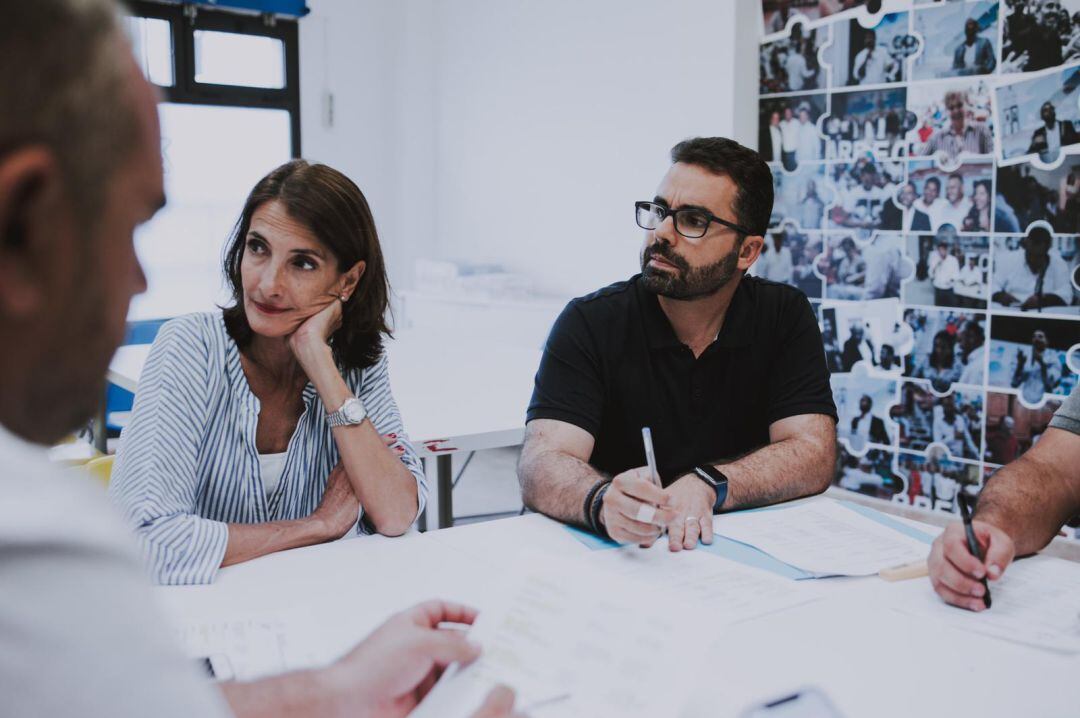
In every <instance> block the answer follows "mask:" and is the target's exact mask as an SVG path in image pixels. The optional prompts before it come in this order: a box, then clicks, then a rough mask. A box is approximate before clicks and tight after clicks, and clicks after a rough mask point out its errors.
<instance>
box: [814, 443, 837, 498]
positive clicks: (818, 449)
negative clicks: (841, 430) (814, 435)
mask: <svg viewBox="0 0 1080 718" xmlns="http://www.w3.org/2000/svg"><path fill="white" fill-rule="evenodd" d="M836 452H837V446H836V434H835V433H830V434H829V435H828V436H822V437H820V438H818V439H817V440H815V441H814V449H813V451H812V452H810V453H811V454H812V456H813V457H814V458H813V464H812V467H811V468H810V470H809V471H807V472H806V475H807V479H808V481H807V483H808V487H807V488H809V489H810V495H811V496H816V495H818V494H821V493H824V492H825V491H826V490H827V489H828V488H829V487H830V486H831V485H832V482H833V477H834V475H835V473H836Z"/></svg>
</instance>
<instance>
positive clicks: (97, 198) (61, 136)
mask: <svg viewBox="0 0 1080 718" xmlns="http://www.w3.org/2000/svg"><path fill="white" fill-rule="evenodd" d="M118 9H119V6H118V4H117V3H115V2H112V1H111V0H80V1H78V2H76V1H75V0H35V1H34V2H28V3H6V4H5V7H4V9H3V16H4V21H3V22H2V23H0V67H4V68H8V69H7V70H6V71H5V72H3V73H0V108H3V111H2V112H0V154H4V153H6V152H10V151H13V150H16V149H19V148H20V147H22V146H24V145H28V144H32V143H40V144H43V145H45V146H47V147H48V148H49V149H50V150H52V152H53V153H54V154H55V157H56V160H57V164H58V165H59V167H60V170H61V174H62V178H63V180H64V182H65V183H66V185H67V190H68V191H69V192H70V194H71V198H72V201H73V204H74V206H75V209H76V210H77V211H78V212H79V214H80V218H81V219H82V220H84V221H86V222H87V223H89V224H92V223H93V221H94V220H96V219H97V218H98V216H99V214H100V211H101V205H102V204H103V203H104V196H105V188H106V186H107V185H108V184H109V180H110V179H111V178H112V174H113V172H114V171H115V170H116V169H117V168H118V167H119V166H120V165H121V164H122V163H123V162H124V161H126V160H127V159H128V158H129V157H130V156H131V155H132V154H133V153H134V151H135V148H136V146H137V145H136V142H135V141H134V139H133V138H135V137H136V135H137V133H138V132H139V122H138V114H137V113H136V111H135V106H134V104H133V103H132V101H131V92H130V91H129V89H128V88H129V85H130V84H131V79H130V77H129V72H128V63H129V62H130V60H129V59H128V58H129V56H130V51H129V50H128V44H127V40H126V39H125V36H124V33H123V26H122V25H121V22H120V16H119V14H118ZM46 48H47V49H46ZM125 51H127V52H125Z"/></svg>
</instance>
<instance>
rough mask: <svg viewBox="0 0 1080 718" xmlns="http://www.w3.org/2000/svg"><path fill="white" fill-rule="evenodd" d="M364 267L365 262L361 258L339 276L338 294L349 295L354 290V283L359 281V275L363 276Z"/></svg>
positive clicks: (365, 265)
mask: <svg viewBox="0 0 1080 718" xmlns="http://www.w3.org/2000/svg"><path fill="white" fill-rule="evenodd" d="M365 269H367V262H365V261H364V260H362V259H361V260H360V261H359V262H357V263H356V264H354V265H353V266H351V267H349V268H348V269H347V270H346V271H345V274H343V275H342V276H341V290H340V291H339V292H338V294H344V295H346V296H348V297H351V296H352V295H353V292H355V291H356V285H357V284H359V283H360V277H362V276H364V270H365Z"/></svg>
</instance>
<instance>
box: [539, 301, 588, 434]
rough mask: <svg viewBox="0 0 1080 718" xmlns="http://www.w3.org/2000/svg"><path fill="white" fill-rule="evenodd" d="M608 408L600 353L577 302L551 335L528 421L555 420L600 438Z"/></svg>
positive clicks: (568, 310) (566, 310) (563, 316)
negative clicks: (605, 400)
mask: <svg viewBox="0 0 1080 718" xmlns="http://www.w3.org/2000/svg"><path fill="white" fill-rule="evenodd" d="M603 405H604V384H603V377H602V371H601V363H600V354H599V351H598V350H597V345H596V340H595V337H594V336H593V334H592V332H591V331H590V328H589V325H588V322H586V320H585V317H584V316H583V315H582V313H581V308H580V306H579V305H578V303H577V302H576V301H573V302H570V303H569V304H568V305H566V308H565V309H563V311H562V313H561V314H560V315H559V318H558V319H556V320H555V325H554V326H553V327H552V328H551V334H549V335H548V340H547V344H546V345H545V346H544V353H543V356H541V358H540V368H539V369H538V370H537V372H536V380H535V383H534V386H533V395H532V400H531V401H530V402H529V409H528V412H527V413H526V417H525V420H526V422H529V421H533V420H534V419H555V420H557V421H564V422H566V423H568V424H573V425H574V426H578V427H581V428H582V429H584V430H585V431H587V432H589V433H590V434H592V435H593V437H594V438H595V437H597V436H598V435H599V433H600V420H601V416H602V413H603Z"/></svg>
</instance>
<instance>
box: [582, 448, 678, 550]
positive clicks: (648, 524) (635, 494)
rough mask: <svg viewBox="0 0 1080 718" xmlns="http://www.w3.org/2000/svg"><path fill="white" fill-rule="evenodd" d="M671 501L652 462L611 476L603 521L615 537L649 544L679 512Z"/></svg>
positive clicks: (601, 510) (645, 546) (605, 496)
mask: <svg viewBox="0 0 1080 718" xmlns="http://www.w3.org/2000/svg"><path fill="white" fill-rule="evenodd" d="M668 502H669V499H668V495H667V494H666V493H665V492H664V490H663V489H661V488H660V486H659V485H658V484H656V483H655V482H653V480H652V470H651V469H649V467H648V466H640V467H638V468H636V469H630V470H628V471H624V472H622V473H621V474H619V475H617V476H616V477H615V478H614V479H612V480H611V486H610V487H609V488H608V490H607V492H606V493H605V494H604V499H603V505H602V506H601V509H600V523H602V524H603V525H604V528H605V529H606V530H607V533H608V536H610V537H611V538H612V540H614V541H618V542H619V543H636V544H638V545H640V546H642V547H643V548H648V547H649V546H652V545H653V543H654V542H655V541H656V539H658V538H660V535H661V533H662V532H663V527H664V526H666V525H668V524H669V523H671V521H672V518H673V517H674V515H675V514H674V512H673V510H672V509H671V508H670V507H669V506H668Z"/></svg>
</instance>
